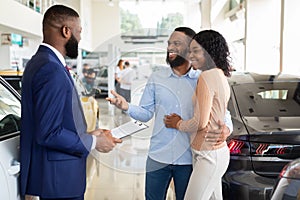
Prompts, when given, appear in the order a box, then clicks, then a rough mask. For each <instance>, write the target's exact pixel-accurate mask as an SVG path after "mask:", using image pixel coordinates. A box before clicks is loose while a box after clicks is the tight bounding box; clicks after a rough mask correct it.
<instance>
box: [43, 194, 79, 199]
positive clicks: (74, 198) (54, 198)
mask: <svg viewBox="0 0 300 200" xmlns="http://www.w3.org/2000/svg"><path fill="white" fill-rule="evenodd" d="M40 200H84V195H82V196H80V197H73V198H54V199H47V198H40Z"/></svg>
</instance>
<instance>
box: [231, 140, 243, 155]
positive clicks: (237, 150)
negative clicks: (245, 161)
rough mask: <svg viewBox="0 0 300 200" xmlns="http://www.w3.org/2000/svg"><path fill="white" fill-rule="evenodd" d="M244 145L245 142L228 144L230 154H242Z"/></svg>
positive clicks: (232, 141)
mask: <svg viewBox="0 0 300 200" xmlns="http://www.w3.org/2000/svg"><path fill="white" fill-rule="evenodd" d="M244 144H245V142H243V141H238V140H230V142H229V143H228V148H229V151H230V154H241V152H242V151H241V149H242V148H243V146H244Z"/></svg>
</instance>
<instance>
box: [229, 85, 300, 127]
mask: <svg viewBox="0 0 300 200" xmlns="http://www.w3.org/2000/svg"><path fill="white" fill-rule="evenodd" d="M232 90H233V93H234V95H235V98H236V101H237V105H238V109H239V111H240V114H241V116H242V118H243V119H244V122H245V123H246V124H247V125H249V126H252V127H256V128H257V129H260V130H272V129H277V130H297V129H298V130H299V129H300V124H299V121H300V82H299V81H294V82H265V83H257V82H256V83H244V84H240V85H234V86H232Z"/></svg>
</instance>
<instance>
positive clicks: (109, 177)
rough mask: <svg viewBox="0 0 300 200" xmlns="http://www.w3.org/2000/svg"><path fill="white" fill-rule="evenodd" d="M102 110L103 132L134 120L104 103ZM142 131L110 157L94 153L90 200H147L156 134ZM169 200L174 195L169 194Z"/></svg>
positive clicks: (90, 165) (90, 160) (101, 102)
mask: <svg viewBox="0 0 300 200" xmlns="http://www.w3.org/2000/svg"><path fill="white" fill-rule="evenodd" d="M98 101H99V106H100V110H101V111H100V122H99V127H100V128H106V129H112V128H114V127H116V126H118V125H120V124H123V123H125V122H127V121H129V120H131V119H130V118H129V117H128V116H127V115H126V114H124V113H122V112H121V111H120V110H117V109H115V108H113V107H112V106H111V105H109V104H108V103H107V102H106V101H105V100H104V99H98ZM148 125H149V126H150V128H149V129H146V130H143V131H140V132H138V133H136V134H134V135H133V136H130V137H128V138H126V139H124V141H123V143H122V144H120V145H118V146H117V147H116V148H115V149H114V150H113V151H112V152H110V153H106V154H104V153H99V152H96V151H94V152H92V153H91V155H90V157H89V158H88V171H87V183H88V184H87V189H86V193H85V199H86V200H143V199H145V198H144V187H145V184H144V182H145V162H146V157H147V150H148V146H149V137H150V134H151V130H152V126H151V125H152V124H151V122H149V123H148ZM167 199H168V200H172V199H175V198H173V191H172V189H171V188H170V189H169V191H168V197H167Z"/></svg>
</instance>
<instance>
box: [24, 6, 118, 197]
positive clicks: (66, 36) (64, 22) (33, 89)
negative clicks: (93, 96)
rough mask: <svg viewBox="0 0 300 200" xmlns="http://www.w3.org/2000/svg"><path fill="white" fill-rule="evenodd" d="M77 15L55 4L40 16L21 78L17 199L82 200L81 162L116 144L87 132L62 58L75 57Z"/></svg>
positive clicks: (105, 134) (78, 27)
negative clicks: (39, 38) (38, 37)
mask: <svg viewBox="0 0 300 200" xmlns="http://www.w3.org/2000/svg"><path fill="white" fill-rule="evenodd" d="M81 29H82V28H81V25H80V18H79V15H78V13H77V12H76V11H75V10H73V9H71V8H69V7H66V6H63V5H54V6H52V7H50V8H49V9H48V10H47V11H46V12H45V14H44V18H43V42H42V44H41V45H40V46H39V48H38V50H37V52H36V54H35V55H34V56H33V57H32V58H31V59H30V61H29V62H28V63H27V65H26V68H25V71H24V74H23V79H22V100H21V106H22V109H21V133H20V161H21V172H20V186H21V196H22V197H23V196H25V195H33V196H39V198H40V200H46V199H47V200H48V199H49V200H50V199H52V200H54V199H55V200H60V199H68V200H83V199H84V192H85V187H86V158H87V156H88V154H89V152H90V151H91V150H92V149H94V148H95V149H96V150H98V151H100V152H109V151H111V150H112V149H113V148H114V147H115V145H116V144H117V143H120V142H122V141H121V140H120V139H116V138H114V137H112V135H111V133H110V131H109V130H104V129H97V130H94V131H92V132H90V133H87V132H86V128H87V126H86V121H85V118H84V114H83V111H82V107H81V103H80V100H79V97H78V93H77V91H76V89H75V87H74V83H73V80H72V78H71V76H70V73H69V71H68V69H66V61H65V58H64V57H66V56H68V57H69V58H73V59H74V58H76V57H77V56H78V43H79V41H80V39H81V36H80V33H81Z"/></svg>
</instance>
